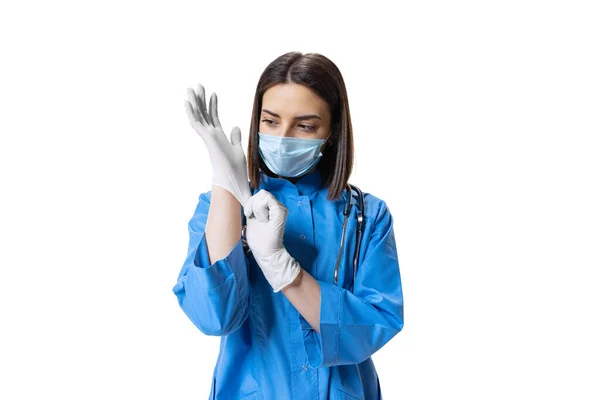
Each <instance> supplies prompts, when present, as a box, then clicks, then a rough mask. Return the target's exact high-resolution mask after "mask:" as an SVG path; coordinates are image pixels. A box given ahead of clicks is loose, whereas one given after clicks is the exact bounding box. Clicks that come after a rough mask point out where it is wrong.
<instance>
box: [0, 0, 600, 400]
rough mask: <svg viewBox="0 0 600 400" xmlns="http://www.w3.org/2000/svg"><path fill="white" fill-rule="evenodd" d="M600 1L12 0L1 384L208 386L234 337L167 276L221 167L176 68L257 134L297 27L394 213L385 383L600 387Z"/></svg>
mask: <svg viewBox="0 0 600 400" xmlns="http://www.w3.org/2000/svg"><path fill="white" fill-rule="evenodd" d="M593 3H595V2H593V1H588V2H585V1H523V0H520V1H502V2H500V1H497V2H491V1H487V2H482V1H454V2H447V1H435V2H434V1H419V2H410V3H409V2H404V3H397V4H396V5H395V6H394V7H395V8H391V6H390V5H388V4H387V3H381V2H377V1H368V2H361V3H356V5H354V4H349V2H326V1H319V2H310V1H302V2H293V3H284V2H270V3H269V2H246V3H241V2H240V3H239V4H233V3H227V2H217V1H213V2H210V3H208V2H199V1H187V2H184V1H171V2H169V3H167V2H149V1H144V2H142V1H136V2H134V1H124V0H119V1H103V2H81V1H69V2H67V1H52V2H42V1H31V2H12V4H6V3H3V4H2V6H1V7H0V41H1V57H2V61H1V63H0V68H1V73H0V83H1V86H0V96H1V109H0V113H1V115H0V133H1V142H0V168H1V169H0V171H1V172H0V174H1V175H0V176H1V189H0V190H1V193H2V194H1V196H0V234H1V243H0V248H1V250H0V267H1V276H0V304H1V305H0V307H1V320H2V322H1V324H2V328H1V330H0V335H1V340H0V376H1V382H0V398H3V399H42V398H61V399H108V398H111V399H141V398H156V399H175V398H198V399H201V398H207V397H208V394H209V391H210V382H211V375H212V371H213V368H214V364H215V362H216V357H217V352H218V347H219V346H218V344H219V338H217V337H208V336H204V335H203V334H202V333H201V332H200V331H198V330H197V329H196V328H195V327H194V326H193V324H192V323H191V321H189V320H188V319H187V317H186V316H185V314H184V313H183V311H181V309H180V308H179V306H178V304H177V299H176V297H175V295H174V294H173V293H172V291H171V289H172V287H173V285H174V284H175V282H176V278H177V275H178V272H179V270H180V268H181V266H182V264H183V261H184V258H185V254H186V251H187V241H188V232H187V222H188V220H189V218H190V217H191V216H192V213H193V211H194V208H195V206H196V203H197V201H198V195H199V194H200V193H201V192H204V191H207V190H209V189H210V183H211V167H210V163H209V160H208V154H207V152H206V150H205V148H204V145H203V142H202V140H201V139H200V137H199V136H198V135H197V134H196V133H195V132H194V131H193V130H192V128H191V127H190V125H189V122H188V121H187V116H186V114H185V110H184V107H183V101H184V99H185V98H186V95H185V91H186V88H188V87H193V88H195V87H196V85H197V83H198V82H201V83H203V84H204V85H205V87H206V90H207V95H210V93H211V92H213V91H215V92H217V94H218V95H219V103H220V104H219V105H220V116H221V122H222V123H223V125H224V128H225V131H226V133H227V134H229V132H230V131H231V128H232V127H233V126H235V125H238V126H239V127H240V128H241V130H242V135H243V141H244V144H245V143H246V142H247V139H248V128H249V124H250V114H251V107H252V100H253V95H254V89H255V87H256V83H257V81H258V78H259V76H260V74H261V72H262V71H263V69H264V68H265V67H266V66H267V64H268V63H270V62H271V61H272V60H273V59H275V58H276V57H277V56H279V55H281V54H283V53H286V52H288V51H291V50H298V51H302V52H319V53H322V54H324V55H326V56H327V57H329V58H330V59H331V60H333V61H334V62H335V63H336V64H337V66H338V67H339V68H340V70H341V71H342V74H343V76H344V79H345V82H346V85H347V89H348V93H349V98H350V108H351V113H352V120H353V126H354V132H355V141H356V164H355V169H354V173H353V176H352V178H351V182H353V183H355V184H357V185H358V186H359V187H361V188H362V189H363V190H364V191H367V192H370V193H372V194H375V195H376V196H378V197H380V198H382V199H384V200H385V201H386V202H387V203H388V205H389V206H390V208H391V211H392V215H393V216H394V221H395V232H396V240H397V246H398V254H399V259H400V270H401V276H402V283H403V289H404V296H405V328H404V330H403V331H402V332H401V333H400V334H399V335H398V336H396V337H394V338H393V339H392V340H391V341H390V342H389V343H388V344H387V345H386V346H384V347H383V348H382V349H381V350H380V351H379V352H377V353H376V354H375V355H374V356H373V359H374V361H375V364H376V367H377V369H378V372H379V375H380V380H381V385H382V390H383V395H384V398H385V399H388V400H390V399H444V398H450V399H507V398H511V399H541V398H544V399H549V398H553V399H554V398H556V399H567V398H569V399H598V398H600V388H599V381H598V378H599V376H600V365H599V360H600V347H599V344H598V342H599V341H598V338H599V337H600V329H599V316H600V312H599V310H598V309H599V306H600V295H599V284H600V281H599V280H598V278H597V276H598V270H599V268H600V254H599V248H600V211H599V206H598V205H599V204H600V193H599V192H600V176H599V175H600V174H599V171H600V157H599V152H600V146H599V145H598V143H599V134H600V118H599V114H600V78H599V76H600V74H599V73H598V71H600V56H599V49H600V40H599V38H600V28H599V27H600V24H598V21H599V19H600V14H599V13H598V9H597V8H596V7H595V4H593ZM167 4H168V5H167ZM244 147H245V146H244Z"/></svg>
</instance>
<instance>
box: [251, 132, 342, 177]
mask: <svg viewBox="0 0 600 400" xmlns="http://www.w3.org/2000/svg"><path fill="white" fill-rule="evenodd" d="M329 134H330V135H331V132H330V133H329ZM327 137H329V136H327ZM326 140H327V139H304V138H293V137H281V136H273V135H265V134H264V133H260V132H258V152H259V154H260V156H261V157H262V159H263V161H264V162H265V165H266V166H267V167H269V169H270V170H271V171H273V172H274V173H275V174H277V175H279V176H283V177H286V178H296V177H298V176H300V175H303V174H305V173H307V172H308V171H310V170H311V169H312V168H313V167H314V166H315V165H317V163H318V162H319V160H320V159H321V156H322V155H323V153H321V146H322V145H323V143H325V141H326Z"/></svg>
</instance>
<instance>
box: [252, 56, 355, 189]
mask: <svg viewBox="0 0 600 400" xmlns="http://www.w3.org/2000/svg"><path fill="white" fill-rule="evenodd" d="M281 83H297V84H300V85H303V86H306V87H307V88H309V89H311V90H313V91H314V92H315V93H316V94H317V95H319V96H320V97H321V98H322V99H323V100H324V101H325V102H326V103H327V104H328V105H329V112H330V113H331V136H330V138H329V143H328V145H327V146H325V149H324V150H323V156H322V158H321V160H320V161H319V164H318V167H317V168H318V169H319V170H320V173H321V178H322V180H323V183H324V186H325V187H327V188H329V192H328V194H327V198H328V199H329V200H334V199H338V198H339V197H340V195H341V194H342V192H343V191H344V189H345V188H346V185H347V183H348V179H349V178H350V173H351V172H352V165H353V162H354V141H353V139H352V122H351V120H350V108H349V106H348V94H347V93H346V85H345V84H344V79H343V78H342V74H341V73H340V70H339V69H338V67H337V66H336V65H335V64H334V63H333V62H332V61H331V60H329V59H328V58H327V57H325V56H323V55H321V54H318V53H307V54H302V53H300V52H298V51H292V52H289V53H286V54H283V55H281V56H279V57H277V58H276V59H275V60H273V61H272V62H271V63H270V64H269V65H268V66H267V68H265V70H264V71H263V73H262V75H261V76H260V79H259V80H258V84H257V85H256V93H255V95H254V105H253V106H252V121H251V122H250V134H249V136H248V175H249V178H250V184H251V186H252V187H253V188H257V187H258V186H259V181H260V170H259V168H260V169H262V170H263V171H264V172H265V173H267V174H268V175H271V176H273V175H272V173H271V171H270V170H269V168H267V166H266V165H265V164H264V162H263V160H262V159H261V157H260V155H259V153H258V133H257V132H258V128H259V121H260V112H261V109H262V98H263V95H264V93H265V92H266V91H267V90H268V89H270V88H271V87H272V86H275V85H277V84H281Z"/></svg>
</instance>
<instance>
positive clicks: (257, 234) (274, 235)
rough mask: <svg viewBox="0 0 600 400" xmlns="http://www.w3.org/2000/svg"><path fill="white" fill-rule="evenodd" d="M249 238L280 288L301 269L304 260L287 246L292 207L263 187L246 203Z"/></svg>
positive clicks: (267, 273) (258, 259) (269, 276)
mask: <svg viewBox="0 0 600 400" xmlns="http://www.w3.org/2000/svg"><path fill="white" fill-rule="evenodd" d="M244 214H245V215H246V240H247V241H248V246H249V247H250V250H251V251H252V255H253V256H254V259H255V260H256V262H257V263H258V266H259V267H260V269H261V270H262V272H263V274H264V275H265V278H267V281H268V282H269V284H270V285H271V286H272V287H273V291H274V292H279V291H280V290H281V289H283V288H284V287H286V286H288V285H289V284H290V283H292V282H293V281H294V280H295V279H296V277H297V276H298V274H299V273H300V264H299V263H298V262H297V261H296V260H295V259H294V258H293V257H292V256H290V254H289V253H288V252H287V250H286V249H285V247H284V246H283V234H284V231H285V222H286V219H287V216H288V210H287V208H285V206H284V205H283V204H281V203H280V202H279V201H277V199H276V198H275V197H274V196H273V195H272V194H271V193H269V192H267V191H266V190H264V189H262V190H260V191H259V192H258V193H256V194H255V195H254V196H252V197H251V198H250V200H248V202H247V203H246V204H245V206H244Z"/></svg>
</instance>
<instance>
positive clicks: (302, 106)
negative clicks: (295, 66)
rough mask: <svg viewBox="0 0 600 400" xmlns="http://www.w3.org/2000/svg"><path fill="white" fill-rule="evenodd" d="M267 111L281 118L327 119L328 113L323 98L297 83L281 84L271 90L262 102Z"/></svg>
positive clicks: (263, 108) (266, 93)
mask: <svg viewBox="0 0 600 400" xmlns="http://www.w3.org/2000/svg"><path fill="white" fill-rule="evenodd" d="M265 109H266V110H269V111H271V112H273V113H276V114H278V115H279V116H281V117H286V116H290V117H294V116H296V115H306V114H317V115H321V116H323V117H325V116H326V115H325V114H327V113H328V112H327V110H328V107H327V103H326V102H325V101H324V100H323V99H322V98H321V97H319V96H318V95H317V94H316V93H315V92H313V91H312V90H311V89H309V88H307V87H306V86H303V85H299V84H296V83H286V84H279V85H275V86H273V87H271V88H269V89H268V90H267V91H266V92H265V93H264V95H263V100H262V110H265ZM262 110H261V111H262Z"/></svg>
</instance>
